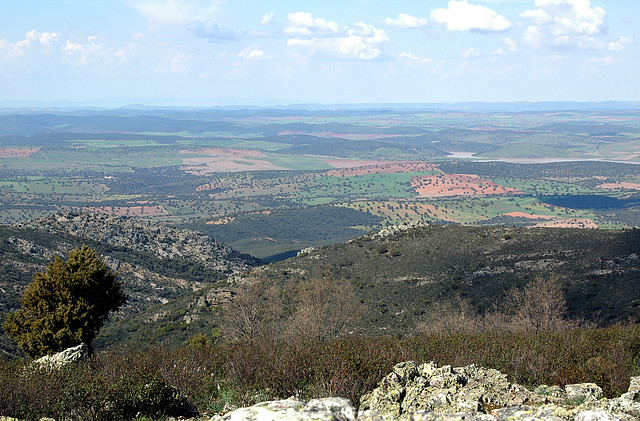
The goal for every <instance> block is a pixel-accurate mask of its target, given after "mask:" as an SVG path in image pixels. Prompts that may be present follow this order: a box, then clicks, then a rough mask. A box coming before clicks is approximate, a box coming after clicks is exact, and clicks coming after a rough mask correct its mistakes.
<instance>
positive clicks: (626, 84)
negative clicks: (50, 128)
mask: <svg viewBox="0 0 640 421" xmlns="http://www.w3.org/2000/svg"><path fill="white" fill-rule="evenodd" d="M638 28H640V1H639V0H607V1H604V0H394V1H390V0H307V1H299V0H288V1H282V0H270V1H257V0H226V1H225V0H20V1H14V0H0V104H5V105H6V104H16V105H18V104H28V103H34V102H36V101H41V102H43V103H62V102H75V103H87V104H88V103H91V104H95V105H99V104H105V105H107V104H109V105H114V104H118V105H126V104H131V103H141V104H146V105H168V106H170V105H181V106H184V105H193V106H210V105H239V104H253V105H278V104H296V103H319V104H345V103H346V104H348V103H436V102H440V103H451V102H470V101H473V102H475V101H483V102H503V101H505V102H509V101H638V100H640V34H639V32H640V30H639V29H638Z"/></svg>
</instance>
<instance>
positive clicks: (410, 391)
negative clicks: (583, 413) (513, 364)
mask: <svg viewBox="0 0 640 421" xmlns="http://www.w3.org/2000/svg"><path fill="white" fill-rule="evenodd" d="M544 401H545V398H544V397H543V396H541V395H536V394H534V393H532V392H530V391H528V390H527V389H526V388H524V387H522V386H520V385H517V384H515V383H510V382H509V381H508V380H507V376H506V375H504V374H502V373H500V372H499V371H497V370H494V369H487V368H484V367H478V366H476V365H473V364H472V365H468V366H465V367H457V368H452V367H451V366H450V365H445V366H442V367H438V366H436V365H435V364H434V363H433V362H431V363H428V364H421V365H416V364H415V363H414V362H404V363H400V364H398V365H396V366H395V367H394V368H393V371H392V372H391V374H389V375H388V376H386V377H385V378H384V379H382V381H381V382H380V384H379V387H378V388H376V389H374V390H373V391H372V392H371V393H369V394H366V395H364V396H363V397H362V398H361V405H360V409H361V410H363V411H364V410H367V409H371V410H374V411H377V412H379V413H383V414H390V415H393V416H400V415H402V414H407V413H415V412H417V411H420V410H424V411H432V412H435V413H439V414H455V413H458V412H462V413H466V414H483V413H488V412H489V411H490V410H491V409H495V408H502V407H509V406H518V405H523V404H525V403H533V402H539V403H542V402H544Z"/></svg>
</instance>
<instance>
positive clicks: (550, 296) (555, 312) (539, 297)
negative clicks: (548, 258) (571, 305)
mask: <svg viewBox="0 0 640 421" xmlns="http://www.w3.org/2000/svg"><path fill="white" fill-rule="evenodd" d="M509 295H510V299H509V300H508V301H509V305H511V306H512V307H513V308H515V309H516V311H515V315H514V316H513V319H512V324H513V327H512V329H513V330H516V331H526V332H534V333H538V332H542V331H546V332H548V331H561V330H567V329H569V328H571V327H574V324H575V323H572V322H571V321H569V320H566V319H565V318H564V316H565V314H566V312H567V301H566V300H565V298H564V294H563V292H562V284H561V282H560V278H559V277H558V276H557V275H554V274H552V275H549V276H548V277H544V276H536V278H535V279H534V280H533V281H531V282H529V283H528V284H527V286H526V287H525V288H524V289H523V290H513V291H512V292H511V293H510V294H509Z"/></svg>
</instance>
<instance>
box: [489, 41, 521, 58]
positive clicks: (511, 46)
mask: <svg viewBox="0 0 640 421" xmlns="http://www.w3.org/2000/svg"><path fill="white" fill-rule="evenodd" d="M500 41H502V44H504V47H500V48H498V49H496V50H495V51H494V52H493V54H494V55H505V54H507V53H516V52H518V44H516V42H515V41H514V40H512V39H511V38H509V37H506V38H500Z"/></svg>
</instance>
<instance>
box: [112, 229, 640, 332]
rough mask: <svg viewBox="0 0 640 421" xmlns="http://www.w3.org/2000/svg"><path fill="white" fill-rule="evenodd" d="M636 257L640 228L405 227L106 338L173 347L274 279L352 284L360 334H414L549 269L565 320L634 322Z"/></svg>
mask: <svg viewBox="0 0 640 421" xmlns="http://www.w3.org/2000/svg"><path fill="white" fill-rule="evenodd" d="M639 254H640V230H585V229H569V228H517V227H511V228H505V227H463V226H443V225H427V224H423V223H415V224H411V225H401V226H396V227H390V228H386V229H384V230H382V231H380V232H377V233H373V234H368V235H365V236H362V237H357V238H354V239H352V240H350V241H348V242H346V243H342V244H335V245H331V246H325V247H321V248H317V249H311V250H307V251H305V253H302V254H301V255H300V256H298V257H295V258H292V259H288V260H285V261H281V262H277V263H272V264H270V265H268V266H261V267H258V268H254V269H252V270H250V271H248V272H246V273H244V274H243V275H241V276H235V277H233V278H231V279H230V280H229V281H228V283H227V285H226V286H225V287H220V284H219V285H217V286H215V287H208V288H204V289H202V290H200V291H197V292H196V293H194V295H191V296H184V297H181V298H180V299H178V300H175V301H172V302H171V303H168V304H166V305H163V306H161V307H159V308H153V309H150V310H148V311H146V312H144V313H140V314H139V315H137V316H136V319H135V320H122V321H120V322H118V323H117V324H113V325H112V326H110V329H112V330H109V331H108V332H106V333H108V335H107V336H108V337H109V338H112V339H111V340H118V339H117V338H122V335H123V332H132V331H135V333H132V334H131V336H130V337H129V338H127V339H128V340H133V341H135V340H138V339H136V335H140V336H139V338H140V339H139V340H144V341H148V340H153V341H161V342H167V343H171V342H173V343H179V342H182V341H184V340H185V339H187V338H189V337H190V336H191V335H193V334H195V333H197V332H204V333H207V334H210V333H211V330H212V329H213V328H215V327H216V326H219V322H220V317H219V316H220V314H221V313H222V312H223V311H224V306H225V304H226V303H227V302H228V301H229V300H233V299H234V294H236V293H237V292H238V291H241V290H242V289H243V288H245V286H246V285H251V284H254V283H266V284H268V285H277V286H280V287H281V288H282V291H283V293H285V291H286V290H287V288H289V287H290V285H292V284H298V283H301V282H306V281H309V280H311V279H320V280H325V281H328V280H332V279H333V280H346V281H349V283H350V284H351V285H352V286H353V287H354V290H355V294H356V295H357V298H358V299H359V300H360V302H361V303H362V304H364V305H365V306H366V311H365V313H366V314H364V315H363V316H364V317H363V318H362V320H361V323H360V326H359V328H358V331H359V332H360V333H363V334H366V335H379V334H407V333H411V332H413V331H414V329H415V327H416V325H417V324H418V323H420V322H421V321H423V320H425V317H426V316H427V315H428V314H429V313H430V312H432V311H435V310H436V309H438V308H442V307H443V305H444V306H446V304H448V303H455V302H456V301H457V298H458V297H462V298H464V299H466V300H468V301H469V302H470V304H471V305H472V306H473V307H474V308H475V309H476V310H477V311H479V312H480V313H482V312H484V311H491V310H492V309H494V308H495V306H500V305H502V304H504V299H505V297H506V295H507V293H508V292H509V290H510V289H512V288H514V287H515V288H524V286H525V285H526V284H527V283H529V282H530V281H531V280H532V279H534V278H535V277H536V276H543V277H549V276H552V275H557V276H558V277H559V278H560V280H561V282H562V286H563V292H564V295H565V298H566V299H567V301H568V310H569V314H568V316H569V317H573V318H578V317H579V318H585V319H587V320H590V321H594V322H596V323H598V324H602V325H605V324H609V323H612V322H615V321H626V320H628V319H631V320H634V321H639V320H640V258H639ZM134 325H135V327H133V326H134ZM159 329H164V330H165V331H164V332H160V331H159ZM118 331H119V332H120V333H118ZM143 332H145V333H143ZM172 336H173V339H172Z"/></svg>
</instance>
